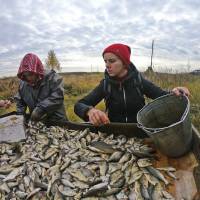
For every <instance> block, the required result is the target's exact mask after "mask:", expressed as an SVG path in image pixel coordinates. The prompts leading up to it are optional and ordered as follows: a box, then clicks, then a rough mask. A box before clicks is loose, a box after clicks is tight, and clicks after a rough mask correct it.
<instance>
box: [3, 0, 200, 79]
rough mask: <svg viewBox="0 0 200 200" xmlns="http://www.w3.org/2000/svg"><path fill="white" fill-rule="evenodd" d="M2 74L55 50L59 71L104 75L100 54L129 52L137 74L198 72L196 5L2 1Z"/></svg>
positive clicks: (190, 0)
mask: <svg viewBox="0 0 200 200" xmlns="http://www.w3.org/2000/svg"><path fill="white" fill-rule="evenodd" d="M0 5H1V6H0V75H1V76H4V75H9V74H16V72H17V69H18V66H19V63H20V61H21V59H22V58H23V56H24V55H25V54H26V53H29V52H32V53H35V54H37V55H38V56H39V57H40V58H41V60H42V62H43V63H44V61H45V59H46V57H47V54H48V51H49V50H51V49H53V50H54V51H55V53H56V56H57V58H58V60H59V61H60V64H61V67H62V70H63V71H91V70H92V71H97V70H98V71H103V70H104V63H103V59H102V57H101V54H102V51H103V49H104V48H105V47H106V46H107V45H110V44H112V43H125V44H128V45H129V46H130V47H131V48H132V56H131V60H132V61H133V63H135V65H136V66H137V67H138V69H139V70H141V71H142V70H145V69H146V68H147V67H148V66H149V65H150V55H151V42H152V40H153V39H155V49H154V52H155V54H154V60H153V64H154V68H155V69H156V70H163V69H167V68H168V69H172V70H182V71H183V70H187V69H188V68H189V67H188V66H192V67H191V68H190V69H194V68H200V67H199V66H200V14H199V13H200V1H199V0H143V1H141V0H120V1H117V0H115V1H113V0H99V1H97V0H51V1H48V0H25V1H22V0H0Z"/></svg>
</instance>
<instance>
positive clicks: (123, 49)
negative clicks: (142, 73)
mask: <svg viewBox="0 0 200 200" xmlns="http://www.w3.org/2000/svg"><path fill="white" fill-rule="evenodd" d="M108 52H110V53H114V54H115V55H116V56H118V57H119V58H120V59H121V60H122V62H123V63H124V64H125V65H127V66H128V65H129V64H130V63H131V61H130V56H131V48H130V47H129V46H127V45H125V44H112V45H110V46H108V47H106V48H105V49H104V51H103V54H102V55H103V56H104V54H105V53H108Z"/></svg>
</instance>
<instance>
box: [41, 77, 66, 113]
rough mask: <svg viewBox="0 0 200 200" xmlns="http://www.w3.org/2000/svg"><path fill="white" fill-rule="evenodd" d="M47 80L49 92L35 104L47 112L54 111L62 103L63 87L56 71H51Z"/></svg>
mask: <svg viewBox="0 0 200 200" xmlns="http://www.w3.org/2000/svg"><path fill="white" fill-rule="evenodd" d="M47 81H48V84H49V85H50V86H49V87H50V91H51V92H50V94H49V96H48V97H47V98H45V99H44V100H42V101H40V102H39V103H38V104H37V107H39V108H41V109H43V110H44V111H46V112H47V113H49V112H53V111H55V110H56V109H57V108H58V107H60V106H61V105H62V104H63V102H64V88H63V81H62V78H61V77H60V76H59V75H58V74H57V73H53V74H52V76H51V77H49V79H48V80H47Z"/></svg>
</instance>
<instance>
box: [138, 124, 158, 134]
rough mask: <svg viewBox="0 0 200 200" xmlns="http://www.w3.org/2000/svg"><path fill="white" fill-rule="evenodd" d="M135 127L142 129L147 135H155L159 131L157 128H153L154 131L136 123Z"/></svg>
mask: <svg viewBox="0 0 200 200" xmlns="http://www.w3.org/2000/svg"><path fill="white" fill-rule="evenodd" d="M137 127H138V128H140V129H142V130H143V131H145V132H146V133H148V134H155V133H157V132H159V131H160V129H159V128H157V129H156V128H154V129H148V128H145V127H144V126H142V125H141V124H138V123H137Z"/></svg>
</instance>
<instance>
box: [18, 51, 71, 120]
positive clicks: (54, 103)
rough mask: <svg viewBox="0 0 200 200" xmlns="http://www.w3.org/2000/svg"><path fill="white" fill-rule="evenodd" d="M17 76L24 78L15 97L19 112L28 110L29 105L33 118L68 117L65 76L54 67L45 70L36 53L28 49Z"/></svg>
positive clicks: (22, 112) (62, 118) (54, 118)
mask: <svg viewBox="0 0 200 200" xmlns="http://www.w3.org/2000/svg"><path fill="white" fill-rule="evenodd" d="M17 76H18V78H19V79H21V81H20V85H19V91H18V94H17V95H16V98H15V99H16V101H17V104H16V105H17V113H18V114H25V112H26V109H27V107H28V108H29V111H30V114H31V117H30V119H31V120H33V121H38V120H45V122H50V121H51V122H62V121H66V120H67V116H66V113H65V107H64V93H63V86H62V78H61V77H60V76H59V75H58V74H57V73H56V72H55V71H54V70H51V71H49V70H48V71H46V70H44V67H43V64H42V62H41V60H40V59H39V58H38V56H37V55H35V54H32V53H28V54H26V55H25V56H24V58H23V59H22V61H21V64H20V67H19V70H18V73H17Z"/></svg>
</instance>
